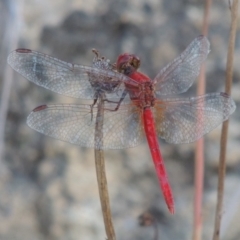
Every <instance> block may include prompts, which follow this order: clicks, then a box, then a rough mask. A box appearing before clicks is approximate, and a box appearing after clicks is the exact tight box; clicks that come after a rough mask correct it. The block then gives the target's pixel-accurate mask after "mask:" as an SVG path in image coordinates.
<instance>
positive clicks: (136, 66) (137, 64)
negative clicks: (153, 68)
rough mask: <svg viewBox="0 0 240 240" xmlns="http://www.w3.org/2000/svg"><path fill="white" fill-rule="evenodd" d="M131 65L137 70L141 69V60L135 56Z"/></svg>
mask: <svg viewBox="0 0 240 240" xmlns="http://www.w3.org/2000/svg"><path fill="white" fill-rule="evenodd" d="M131 65H132V66H133V67H134V68H135V69H136V70H137V69H138V68H139V67H140V59H139V58H138V57H137V56H133V58H132V64H131Z"/></svg>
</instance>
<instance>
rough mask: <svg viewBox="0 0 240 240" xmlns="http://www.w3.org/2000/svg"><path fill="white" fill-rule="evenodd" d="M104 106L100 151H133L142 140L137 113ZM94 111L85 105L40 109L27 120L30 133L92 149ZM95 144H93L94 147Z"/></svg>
mask: <svg viewBox="0 0 240 240" xmlns="http://www.w3.org/2000/svg"><path fill="white" fill-rule="evenodd" d="M109 108H110V109H113V108H112V106H111V105H110V104H106V106H105V109H104V119H103V127H102V132H103V149H122V148H128V147H134V146H136V145H137V144H139V143H140V142H141V140H142V135H143V128H142V122H141V121H142V120H141V117H140V113H141V112H140V111H139V109H138V108H136V107H135V106H134V105H132V104H130V105H124V104H122V105H121V106H120V108H119V109H118V111H109V110H108V109H109ZM96 115H97V108H96V107H94V108H93V112H92V114H91V112H90V106H89V105H42V106H40V107H37V108H35V109H34V110H33V111H32V112H31V113H30V115H29V116H28V118H27V124H28V125H29V126H30V127H31V128H33V129H34V130H36V131H38V132H40V133H43V134H45V135H48V136H50V137H53V138H57V139H60V140H62V141H66V142H69V143H73V144H77V145H80V146H82V147H92V148H94V147H95V146H96V145H95V142H94V136H95V125H96ZM96 144H97V143H96Z"/></svg>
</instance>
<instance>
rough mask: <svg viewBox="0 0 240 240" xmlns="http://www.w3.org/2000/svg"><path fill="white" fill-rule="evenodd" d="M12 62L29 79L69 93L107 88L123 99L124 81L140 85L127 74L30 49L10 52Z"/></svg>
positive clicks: (89, 94)
mask: <svg viewBox="0 0 240 240" xmlns="http://www.w3.org/2000/svg"><path fill="white" fill-rule="evenodd" d="M8 63H9V65H10V66H11V67H12V68H13V69H14V70H16V71H17V72H18V73H20V74H21V75H22V76H23V77H25V78H26V79H28V80H29V81H31V82H33V83H35V84H37V85H39V86H41V87H44V88H47V89H49V90H52V91H54V92H56V93H59V94H64V95H66V96H69V97H74V98H83V99H93V98H95V92H96V91H103V92H105V93H106V94H107V97H108V99H112V98H117V99H119V98H120V97H121V95H122V93H123V91H124V89H125V87H124V84H123V81H125V82H128V83H129V84H135V85H137V84H136V83H135V82H134V81H133V80H131V79H130V78H128V77H127V76H124V75H123V74H120V73H117V72H114V71H111V70H105V69H100V68H97V67H87V66H81V65H76V64H72V63H67V62H64V61H61V60H59V59H57V58H53V57H50V56H48V55H45V54H42V53H39V52H35V51H32V50H29V49H17V50H15V51H13V52H11V53H10V55H9V56H8Z"/></svg>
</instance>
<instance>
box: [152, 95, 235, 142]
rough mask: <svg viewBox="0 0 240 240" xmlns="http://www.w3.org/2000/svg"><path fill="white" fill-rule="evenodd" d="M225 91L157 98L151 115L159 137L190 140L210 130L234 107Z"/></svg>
mask: <svg viewBox="0 0 240 240" xmlns="http://www.w3.org/2000/svg"><path fill="white" fill-rule="evenodd" d="M235 109H236V105H235V103H234V101H233V99H232V98H231V97H230V96H229V95H227V94H226V93H212V94H206V95H202V96H198V97H192V98H185V99H164V101H163V102H161V101H158V102H156V105H155V109H154V115H155V119H156V128H157V132H158V135H159V137H161V138H164V139H165V140H166V141H167V142H169V143H189V142H194V141H195V140H197V139H199V138H201V137H202V136H203V135H204V134H206V133H208V132H210V131H211V130H213V129H214V128H216V127H217V126H218V125H220V124H221V123H222V122H223V121H225V120H226V119H228V118H229V116H230V115H231V114H232V113H233V112H234V111H235Z"/></svg>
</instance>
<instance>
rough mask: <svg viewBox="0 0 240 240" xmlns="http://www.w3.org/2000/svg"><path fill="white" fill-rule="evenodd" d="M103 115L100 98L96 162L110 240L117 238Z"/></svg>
mask: <svg viewBox="0 0 240 240" xmlns="http://www.w3.org/2000/svg"><path fill="white" fill-rule="evenodd" d="M103 116H104V101H103V100H102V99H101V98H99V102H98V112H97V118H96V119H97V121H96V127H95V164H96V173H97V182H98V190H99V195H100V201H101V207H102V213H103V220H104V225H105V231H106V234H107V239H108V240H115V239H116V237H115V232H114V228H113V223H112V215H111V209H110V202H109V195H108V188H107V177H106V171H105V160H104V152H103V149H102V147H103V132H102V128H103Z"/></svg>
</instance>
